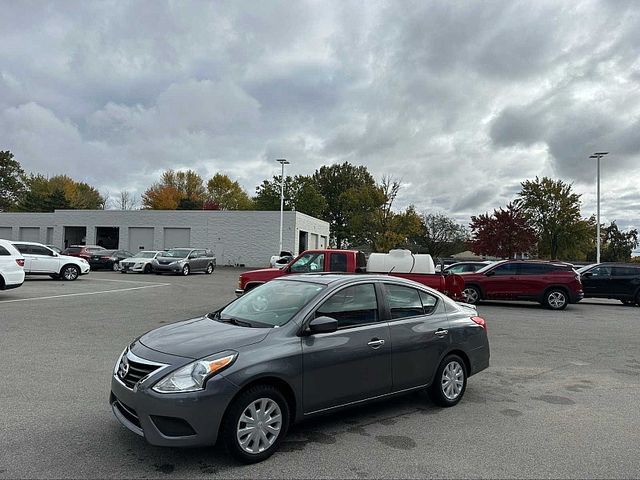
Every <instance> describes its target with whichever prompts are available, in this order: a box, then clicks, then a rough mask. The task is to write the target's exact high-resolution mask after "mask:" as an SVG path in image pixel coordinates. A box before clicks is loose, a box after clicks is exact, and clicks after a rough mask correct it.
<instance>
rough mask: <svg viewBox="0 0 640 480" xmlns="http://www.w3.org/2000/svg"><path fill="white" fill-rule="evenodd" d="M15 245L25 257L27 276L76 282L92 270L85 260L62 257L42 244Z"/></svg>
mask: <svg viewBox="0 0 640 480" xmlns="http://www.w3.org/2000/svg"><path fill="white" fill-rule="evenodd" d="M13 245H14V246H15V247H16V248H17V249H18V250H19V251H20V253H21V254H22V255H24V272H25V273H26V274H27V275H49V276H50V277H51V278H62V279H63V280H75V279H76V278H78V277H79V276H80V275H86V274H87V273H89V270H90V269H91V268H90V267H89V262H87V261H86V260H85V259H84V258H78V257H71V256H69V255H60V254H59V253H56V252H54V251H53V250H51V249H50V248H49V247H46V246H44V245H42V244H41V243H35V242H13Z"/></svg>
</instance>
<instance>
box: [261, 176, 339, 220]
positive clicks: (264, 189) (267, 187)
mask: <svg viewBox="0 0 640 480" xmlns="http://www.w3.org/2000/svg"><path fill="white" fill-rule="evenodd" d="M253 201H254V203H255V208H256V209H257V210H280V175H277V176H274V177H273V180H271V181H270V180H263V182H262V184H260V185H258V187H256V196H255V197H254V198H253ZM326 208H327V202H326V200H325V199H324V197H323V196H322V194H321V193H320V191H319V190H318V188H316V186H315V185H314V183H313V180H312V178H311V177H309V176H304V175H296V176H295V177H290V176H287V177H285V183H284V209H285V210H296V211H298V212H302V213H306V214H307V215H311V216H312V217H317V218H323V215H324V214H325V210H326Z"/></svg>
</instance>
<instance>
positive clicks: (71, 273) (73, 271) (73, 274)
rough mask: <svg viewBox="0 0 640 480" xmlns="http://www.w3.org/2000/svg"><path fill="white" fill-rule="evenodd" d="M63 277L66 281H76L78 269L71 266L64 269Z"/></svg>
mask: <svg viewBox="0 0 640 480" xmlns="http://www.w3.org/2000/svg"><path fill="white" fill-rule="evenodd" d="M62 276H63V277H64V279H65V280H75V279H76V278H78V269H77V268H76V267H73V266H70V267H66V268H65V269H64V272H63V273H62Z"/></svg>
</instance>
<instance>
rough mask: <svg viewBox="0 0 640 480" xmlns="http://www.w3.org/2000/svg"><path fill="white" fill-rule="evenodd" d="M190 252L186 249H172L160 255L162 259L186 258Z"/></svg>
mask: <svg viewBox="0 0 640 480" xmlns="http://www.w3.org/2000/svg"><path fill="white" fill-rule="evenodd" d="M189 253H191V250H190V249H188V248H172V249H170V250H167V251H166V252H164V253H163V254H162V256H163V257H174V258H186V257H187V256H188V255H189Z"/></svg>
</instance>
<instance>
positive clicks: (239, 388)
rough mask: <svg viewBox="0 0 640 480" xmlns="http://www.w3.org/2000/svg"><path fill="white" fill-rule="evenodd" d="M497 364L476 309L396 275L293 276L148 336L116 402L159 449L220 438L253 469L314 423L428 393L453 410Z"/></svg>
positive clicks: (118, 379) (116, 409) (124, 366)
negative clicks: (296, 429)
mask: <svg viewBox="0 0 640 480" xmlns="http://www.w3.org/2000/svg"><path fill="white" fill-rule="evenodd" d="M488 366H489V341H488V339H487V332H486V324H485V321H484V320H483V319H482V318H480V317H478V314H477V312H476V309H475V307H472V306H469V305H466V304H460V303H455V302H454V301H453V300H451V299H449V298H448V297H446V296H445V295H443V294H441V293H440V292H437V291H435V290H432V289H430V288H428V287H425V286H424V285H421V284H419V283H415V282H412V281H409V280H404V279H400V278H395V277H389V276H387V275H337V274H306V275H290V276H286V277H282V278H278V279H275V280H272V281H270V282H267V283H265V284H264V285H261V286H259V287H256V288H254V289H253V290H251V291H249V292H247V293H246V294H245V295H243V296H242V297H240V298H238V299H237V300H235V301H233V302H231V303H230V304H228V305H227V306H226V307H224V308H221V309H219V310H217V311H215V312H212V313H210V314H208V315H204V316H202V317H199V318H196V319H193V320H188V321H184V322H179V323H174V324H171V325H166V326H163V327H160V328H158V329H155V330H152V331H150V332H148V333H146V334H144V335H142V336H141V337H139V338H138V339H137V340H135V341H134V342H133V343H131V344H130V345H129V346H128V347H127V348H126V349H125V350H124V352H123V353H122V355H121V356H120V357H119V358H118V360H117V362H116V364H115V368H114V370H113V376H112V381H111V396H110V402H111V406H112V409H113V413H114V415H115V416H116V418H117V419H118V420H119V421H120V422H121V423H122V424H123V425H124V426H125V427H127V428H128V429H129V430H131V431H133V432H134V433H136V434H138V435H140V436H143V437H144V438H145V439H146V440H147V441H148V442H149V443H151V444H153V445H161V446H198V445H212V444H214V443H216V441H217V440H218V439H219V440H221V442H222V443H224V444H225V445H226V447H227V449H228V450H229V452H230V453H231V454H233V455H234V456H235V457H236V458H238V459H240V460H241V461H244V462H247V463H251V462H257V461H260V460H264V459H265V458H267V457H268V456H270V455H271V454H272V453H273V452H274V451H275V450H276V449H277V448H278V445H279V444H280V443H281V442H282V440H283V438H284V436H285V434H286V432H287V429H288V427H289V424H291V423H294V422H297V421H300V420H303V419H305V418H309V417H311V416H313V415H317V414H321V413H325V412H332V411H335V410H337V409H340V408H345V407H354V408H358V407H359V406H360V405H361V404H362V403H364V402H367V401H371V400H379V399H382V398H388V397H392V396H394V395H398V394H402V393H407V392H411V391H415V390H422V389H426V390H427V391H428V392H429V394H430V396H431V398H432V399H433V401H434V402H435V403H436V404H438V405H440V406H443V407H452V406H454V405H456V404H457V403H458V402H459V401H460V400H461V399H462V397H463V395H464V392H465V388H466V386H467V378H468V377H470V376H472V375H474V374H476V373H478V372H480V371H482V370H484V369H485V368H487V367H488ZM451 422H452V424H455V423H456V422H455V421H454V420H453V417H452V420H451ZM462 423H464V421H461V423H460V424H462ZM425 428H428V426H425Z"/></svg>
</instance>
